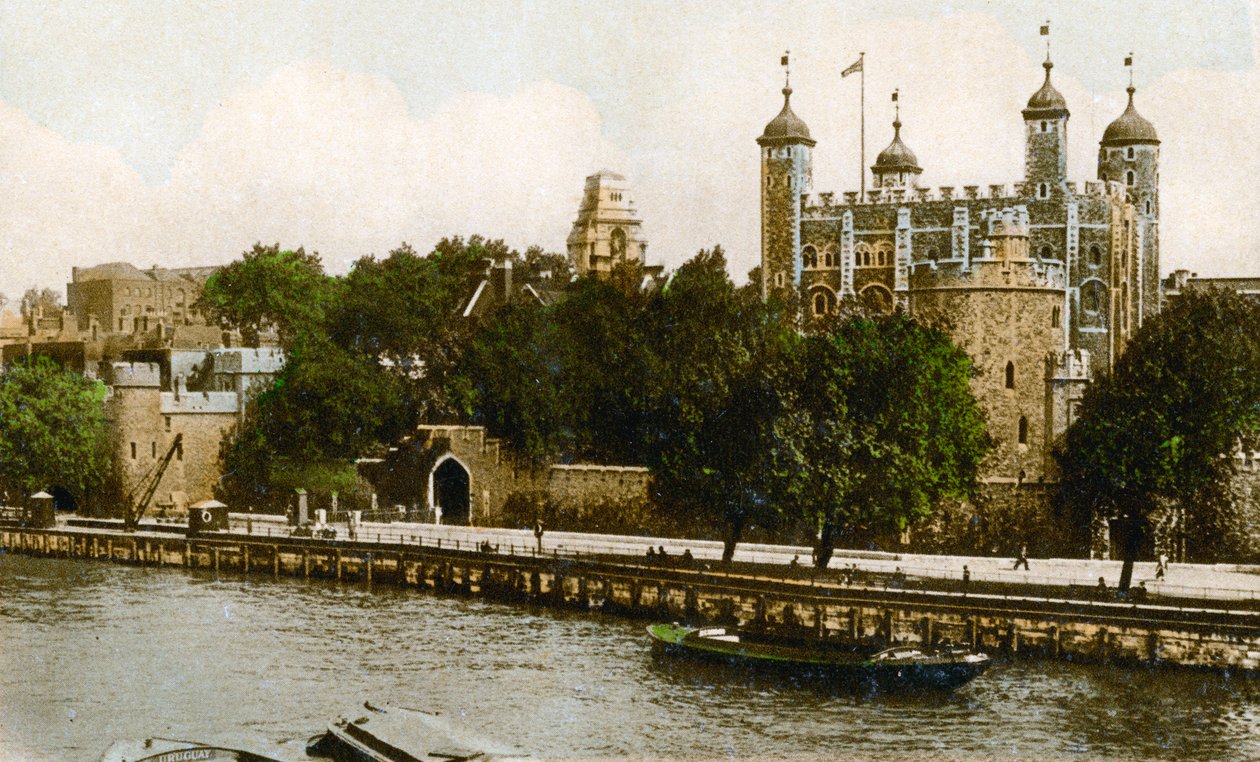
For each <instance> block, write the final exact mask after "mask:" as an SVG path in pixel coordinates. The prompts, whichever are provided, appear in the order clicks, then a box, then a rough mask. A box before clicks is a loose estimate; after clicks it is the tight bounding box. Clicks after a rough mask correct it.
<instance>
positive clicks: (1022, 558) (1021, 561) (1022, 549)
mask: <svg viewBox="0 0 1260 762" xmlns="http://www.w3.org/2000/svg"><path fill="white" fill-rule="evenodd" d="M1021 565H1022V566H1023V567H1024V571H1028V546H1027V545H1020V546H1019V556H1017V557H1016V558H1015V569H1018V568H1019V567H1020V566H1021Z"/></svg>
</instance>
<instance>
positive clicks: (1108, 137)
mask: <svg viewBox="0 0 1260 762" xmlns="http://www.w3.org/2000/svg"><path fill="white" fill-rule="evenodd" d="M1128 92H1129V105H1128V107H1127V108H1126V109H1125V110H1124V113H1123V114H1121V115H1120V116H1119V117H1117V118H1116V120H1115V121H1114V122H1112V123H1111V124H1109V125H1107V129H1106V130H1104V131H1103V136H1102V140H1100V141H1099V142H1098V179H1099V180H1103V181H1107V180H1114V181H1117V182H1122V183H1124V184H1125V186H1126V187H1128V188H1129V195H1130V198H1131V200H1132V201H1133V203H1134V204H1135V205H1136V206H1137V213H1138V214H1139V215H1145V216H1149V217H1152V218H1158V217H1159V136H1158V135H1156V134H1155V126H1154V125H1152V124H1151V123H1150V122H1149V121H1147V120H1146V118H1145V117H1143V116H1142V115H1141V114H1139V113H1138V111H1137V109H1136V108H1134V106H1133V94H1134V93H1136V92H1137V90H1136V89H1135V88H1134V87H1133V85H1132V84H1130V85H1129V88H1128Z"/></svg>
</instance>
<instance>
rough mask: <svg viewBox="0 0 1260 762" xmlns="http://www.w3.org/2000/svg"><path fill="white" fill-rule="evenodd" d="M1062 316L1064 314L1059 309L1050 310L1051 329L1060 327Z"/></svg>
mask: <svg viewBox="0 0 1260 762" xmlns="http://www.w3.org/2000/svg"><path fill="white" fill-rule="evenodd" d="M1062 314H1063V313H1062V311H1061V310H1060V308H1058V307H1055V308H1054V309H1052V310H1050V327H1051V328H1058V327H1059V321H1060V320H1061V319H1062Z"/></svg>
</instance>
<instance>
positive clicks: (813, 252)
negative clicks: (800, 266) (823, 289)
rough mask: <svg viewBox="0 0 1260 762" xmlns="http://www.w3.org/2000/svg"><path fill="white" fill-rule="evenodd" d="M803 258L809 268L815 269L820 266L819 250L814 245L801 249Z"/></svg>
mask: <svg viewBox="0 0 1260 762" xmlns="http://www.w3.org/2000/svg"><path fill="white" fill-rule="evenodd" d="M801 260H802V261H803V262H804V266H805V267H807V268H810V269H813V268H815V267H818V250H817V249H815V248H814V247H813V246H806V247H805V248H804V249H802V250H801Z"/></svg>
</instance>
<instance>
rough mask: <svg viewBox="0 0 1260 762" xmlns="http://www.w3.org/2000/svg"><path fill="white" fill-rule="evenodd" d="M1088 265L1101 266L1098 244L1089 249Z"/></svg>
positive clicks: (1100, 252)
mask: <svg viewBox="0 0 1260 762" xmlns="http://www.w3.org/2000/svg"><path fill="white" fill-rule="evenodd" d="M1089 264H1090V266H1091V267H1098V266H1099V265H1101V264H1102V249H1100V248H1098V244H1094V245H1093V246H1090V247H1089Z"/></svg>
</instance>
